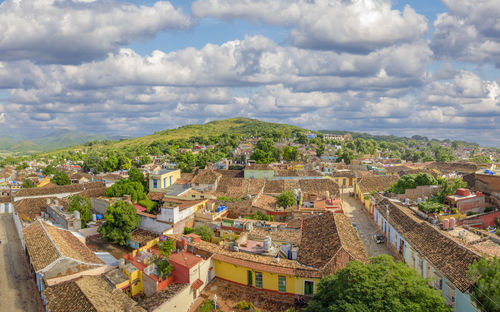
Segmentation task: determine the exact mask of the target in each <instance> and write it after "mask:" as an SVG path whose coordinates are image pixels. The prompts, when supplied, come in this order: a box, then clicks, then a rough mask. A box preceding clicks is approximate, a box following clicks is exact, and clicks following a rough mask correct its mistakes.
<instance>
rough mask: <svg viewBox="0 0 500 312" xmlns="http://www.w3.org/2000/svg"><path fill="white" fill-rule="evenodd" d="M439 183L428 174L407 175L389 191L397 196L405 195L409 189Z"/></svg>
mask: <svg viewBox="0 0 500 312" xmlns="http://www.w3.org/2000/svg"><path fill="white" fill-rule="evenodd" d="M436 184H438V181H437V180H436V178H434V177H433V176H431V175H430V174H428V173H424V172H420V173H417V174H407V175H404V176H402V177H401V178H399V180H398V181H397V182H396V183H394V184H393V185H392V186H391V188H390V189H389V190H390V191H391V192H393V193H396V194H404V193H405V191H406V190H407V189H414V188H416V187H417V186H422V185H436Z"/></svg>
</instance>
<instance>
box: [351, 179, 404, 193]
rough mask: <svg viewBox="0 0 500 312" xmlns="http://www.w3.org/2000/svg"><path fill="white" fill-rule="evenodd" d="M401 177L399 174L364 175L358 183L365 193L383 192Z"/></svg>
mask: <svg viewBox="0 0 500 312" xmlns="http://www.w3.org/2000/svg"><path fill="white" fill-rule="evenodd" d="M398 179H399V176H397V175H388V176H373V177H362V178H361V180H360V181H359V183H358V185H359V188H360V189H361V192H363V193H369V192H373V191H374V192H382V191H385V190H386V189H388V188H389V187H391V186H392V185H393V184H394V183H396V181H397V180H398Z"/></svg>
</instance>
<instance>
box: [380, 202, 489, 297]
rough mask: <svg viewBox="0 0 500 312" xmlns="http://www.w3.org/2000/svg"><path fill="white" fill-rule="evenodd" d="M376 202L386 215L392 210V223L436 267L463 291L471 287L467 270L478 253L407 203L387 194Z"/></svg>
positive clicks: (477, 258)
mask: <svg viewBox="0 0 500 312" xmlns="http://www.w3.org/2000/svg"><path fill="white" fill-rule="evenodd" d="M376 205H377V208H378V209H377V210H379V212H380V213H381V214H382V215H384V216H385V217H386V215H387V210H388V211H389V218H388V220H389V223H390V224H391V225H392V226H394V228H395V229H396V231H398V233H400V234H401V235H402V236H403V237H404V238H405V239H406V240H407V241H408V243H409V244H410V246H411V247H412V248H414V249H415V250H416V251H417V252H418V253H419V254H421V255H422V256H424V257H425V258H426V259H427V261H429V262H430V263H431V264H432V266H433V267H435V268H436V269H437V270H439V271H440V272H441V273H442V274H444V275H445V276H446V278H447V279H448V280H450V281H451V282H452V283H453V284H454V285H455V286H456V287H457V288H458V289H459V290H460V291H461V292H465V291H467V290H468V289H469V287H470V286H471V283H470V281H469V280H468V279H467V270H468V267H469V265H470V264H472V263H473V262H474V261H477V260H479V259H480V258H481V257H480V256H479V255H478V254H476V253H475V252H473V251H472V250H470V249H468V248H466V247H464V246H462V245H461V244H459V243H458V242H457V241H455V240H453V239H451V238H450V237H448V236H446V235H444V234H443V233H442V232H441V231H440V230H439V229H437V228H435V227H433V226H432V225H430V224H429V223H427V222H426V221H423V220H422V219H419V218H418V217H416V216H415V215H413V213H412V211H411V210H409V209H408V208H406V207H404V206H401V205H398V204H396V203H394V202H392V201H390V200H388V199H387V198H384V199H382V200H381V201H379V202H378V203H377V204H376ZM386 218H387V217H386Z"/></svg>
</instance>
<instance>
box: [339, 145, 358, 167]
mask: <svg viewBox="0 0 500 312" xmlns="http://www.w3.org/2000/svg"><path fill="white" fill-rule="evenodd" d="M348 143H352V142H348ZM337 156H338V157H337V162H340V161H341V160H343V161H344V162H345V163H346V164H350V163H351V160H354V159H356V156H355V155H354V152H353V151H352V150H351V149H348V148H344V149H341V150H339V151H338V152H337Z"/></svg>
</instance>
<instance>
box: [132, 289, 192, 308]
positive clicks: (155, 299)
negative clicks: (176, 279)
mask: <svg viewBox="0 0 500 312" xmlns="http://www.w3.org/2000/svg"><path fill="white" fill-rule="evenodd" d="M186 287H189V284H179V283H172V284H170V285H169V286H168V287H167V288H165V289H164V290H162V291H160V292H157V293H156V294H154V295H153V296H151V297H147V298H145V299H140V300H139V305H140V306H141V307H142V308H144V309H145V310H146V311H154V310H155V309H156V308H157V307H159V306H160V305H162V304H163V303H164V302H166V301H168V300H170V299H172V297H174V296H175V295H177V294H178V293H180V292H181V291H182V290H183V289H184V288H186Z"/></svg>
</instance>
